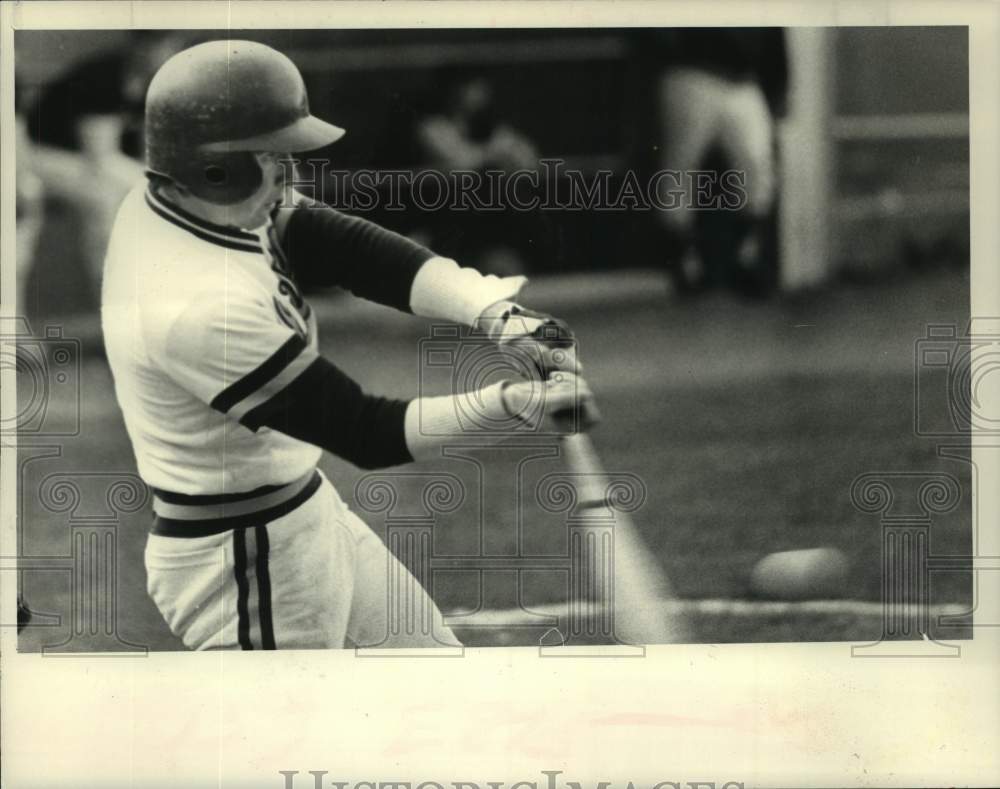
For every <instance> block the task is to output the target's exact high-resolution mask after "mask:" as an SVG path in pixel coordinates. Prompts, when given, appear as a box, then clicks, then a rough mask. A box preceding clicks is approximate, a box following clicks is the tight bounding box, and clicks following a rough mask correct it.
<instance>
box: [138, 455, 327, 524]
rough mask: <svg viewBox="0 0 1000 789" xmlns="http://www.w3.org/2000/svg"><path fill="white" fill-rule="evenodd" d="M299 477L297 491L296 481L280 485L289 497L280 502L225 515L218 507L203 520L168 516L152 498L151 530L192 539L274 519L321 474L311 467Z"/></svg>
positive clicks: (307, 494) (311, 489)
mask: <svg viewBox="0 0 1000 789" xmlns="http://www.w3.org/2000/svg"><path fill="white" fill-rule="evenodd" d="M303 479H305V486H304V487H302V488H301V489H299V490H298V491H297V492H295V491H296V489H297V488H298V481H297V482H295V483H291V484H290V485H286V486H284V488H288V489H290V491H289V494H288V495H289V498H287V499H285V500H284V501H282V502H281V503H280V504H276V505H274V506H270V507H263V508H261V509H258V510H255V511H254V512H251V513H247V514H244V515H232V514H231V513H230V514H228V516H227V514H226V513H225V510H221V509H220V510H216V511H214V512H212V513H203V514H205V515H207V516H208V517H206V518H205V519H204V520H189V519H186V518H185V519H180V518H168V517H165V516H163V515H160V514H159V512H157V507H158V502H157V500H156V499H155V498H154V499H153V511H154V513H156V514H155V516H154V517H153V528H152V532H153V534H156V535H159V536H161V537H178V538H182V539H193V538H197V537H210V536H212V535H214V534H223V533H225V532H227V531H232V530H242V529H249V528H252V527H255V526H260V525H261V524H262V523H270V522H272V521H276V520H278V518H281V517H283V516H285V515H287V514H288V513H289V512H292V511H293V510H295V509H296V508H298V507H300V506H301V505H302V504H304V503H305V502H307V501H308V500H309V499H310V498H311V497H312V495H313V494H314V493H315V492H316V491H317V490H319V487H320V485H321V484H322V483H323V477H321V476H320V474H319V472H318V471H316V470H315V469H314V470H313V471H310V472H309V473H308V474H307V475H306V476H305V477H303ZM284 488H283V489H284ZM191 514H193V513H191Z"/></svg>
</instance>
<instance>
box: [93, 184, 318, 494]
mask: <svg viewBox="0 0 1000 789" xmlns="http://www.w3.org/2000/svg"><path fill="white" fill-rule="evenodd" d="M270 229H271V225H270V223H268V225H265V226H264V227H262V228H260V229H258V231H256V232H253V233H251V232H246V231H241V230H235V229H231V228H224V227H220V226H216V225H212V224H209V223H207V222H205V221H204V220H202V219H199V218H196V217H194V216H192V215H190V214H188V213H186V212H183V211H181V210H180V209H178V208H177V207H176V206H173V205H172V204H169V203H167V202H166V201H164V200H162V199H161V198H160V197H159V196H158V195H157V194H156V193H155V191H154V190H153V189H152V188H151V187H148V186H147V185H146V184H145V183H144V184H142V185H141V186H139V187H137V188H136V189H134V190H133V191H132V192H131V193H130V194H129V195H128V197H127V198H126V199H125V201H124V203H123V204H122V206H121V209H120V210H119V213H118V217H117V220H116V222H115V227H114V231H113V233H112V237H111V241H110V244H109V248H108V254H107V260H106V263H105V270H104V285H103V293H102V305H101V316H102V323H103V329H104V338H105V344H106V347H107V354H108V360H109V362H110V364H111V370H112V373H113V374H114V380H115V391H116V394H117V397H118V402H119V404H120V406H121V409H122V412H123V414H124V417H125V426H126V428H127V429H128V434H129V437H130V439H131V441H132V446H133V449H134V451H135V456H136V462H137V464H138V468H139V474H140V475H141V476H142V478H143V479H144V480H145V481H146V483H147V484H149V485H150V486H152V487H153V488H157V489H161V490H165V491H170V492H174V493H178V494H183V495H202V494H212V495H219V494H222V495H225V494H228V493H238V492H245V491H250V490H255V489H257V488H261V487H264V486H273V485H284V484H286V483H289V482H291V481H293V480H297V479H299V478H301V477H303V475H304V474H307V473H308V472H309V471H310V470H311V469H313V468H314V467H315V465H316V463H317V461H318V459H319V456H320V453H321V450H320V449H319V448H317V447H315V446H313V445H311V444H308V443H305V442H303V441H299V440H297V439H295V438H292V437H290V436H287V435H284V434H283V433H280V432H277V431H275V430H272V429H270V428H267V427H258V429H256V431H255V430H253V429H248V427H247V426H245V425H246V424H252V423H253V411H254V409H255V408H256V407H258V406H260V405H261V404H263V403H265V402H266V401H267V400H268V399H269V398H270V397H272V396H273V395H274V394H275V393H276V392H278V391H280V390H281V389H282V388H284V387H286V386H287V385H288V384H289V382H291V381H292V380H294V379H295V378H296V377H297V376H298V375H299V374H300V373H301V372H302V371H303V370H305V369H306V367H308V366H309V365H310V364H311V363H312V362H313V361H314V360H315V359H316V358H317V355H318V354H317V336H316V319H315V316H314V315H313V314H312V313H311V311H310V309H309V305H308V304H307V303H306V301H305V300H304V299H303V298H302V296H301V293H300V291H299V289H298V288H297V286H296V285H295V283H294V282H293V281H292V279H291V278H290V277H289V276H288V275H287V270H286V269H285V268H284V267H283V258H282V255H281V253H280V251H273V250H272V245H271V244H270V243H269V238H268V233H269V231H270ZM238 420H243V423H242V424H241V422H240V421H238ZM255 427H257V426H255Z"/></svg>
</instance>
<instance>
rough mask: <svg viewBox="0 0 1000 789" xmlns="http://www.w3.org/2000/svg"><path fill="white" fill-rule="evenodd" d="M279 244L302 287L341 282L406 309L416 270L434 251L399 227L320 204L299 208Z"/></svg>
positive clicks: (353, 290)
mask: <svg viewBox="0 0 1000 789" xmlns="http://www.w3.org/2000/svg"><path fill="white" fill-rule="evenodd" d="M281 245H282V249H283V250H284V252H285V255H286V257H287V258H288V261H289V265H290V266H291V268H292V271H293V272H294V273H295V277H296V279H297V280H298V282H299V284H300V285H302V287H303V288H306V289H311V288H316V287H331V286H334V285H337V286H340V287H342V288H346V289H347V290H349V291H351V293H353V294H354V295H356V296H360V297H362V298H365V299H369V300H370V301H375V302H378V303H379V304H385V305H387V306H389V307H395V308H396V309H398V310H402V311H404V312H410V290H411V288H412V286H413V279H414V278H415V277H416V275H417V271H418V270H419V269H420V267H421V266H422V265H423V264H424V263H425V262H427V261H428V260H429V259H430V258H432V257H434V253H433V252H431V251H430V250H429V249H427V248H426V247H422V246H420V244H416V243H414V242H413V241H410V240H409V239H408V238H405V237H404V236H401V235H399V234H398V233H394V232H392V231H391V230H386V229H385V228H384V227H380V226H379V225H376V224H375V223H374V222H369V221H368V220H366V219H361V218H360V217H356V216H348V215H347V214H342V213H340V212H339V211H335V210H334V209H332V208H330V207H329V206H325V205H322V204H306V205H302V206H300V207H299V208H296V209H295V210H294V211H293V212H292V214H291V217H290V218H289V220H288V225H287V227H286V228H285V233H284V238H282V239H281Z"/></svg>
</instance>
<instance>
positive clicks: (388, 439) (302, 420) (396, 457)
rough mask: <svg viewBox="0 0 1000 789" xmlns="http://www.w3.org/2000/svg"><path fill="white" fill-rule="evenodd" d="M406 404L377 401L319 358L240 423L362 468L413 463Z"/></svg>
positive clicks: (396, 401)
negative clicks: (270, 431) (273, 432)
mask: <svg viewBox="0 0 1000 789" xmlns="http://www.w3.org/2000/svg"><path fill="white" fill-rule="evenodd" d="M407 405H408V402H407V401H405V400H393V399H389V398H385V397H373V396H371V395H368V394H365V392H363V391H362V389H361V387H360V386H359V385H358V384H357V383H356V382H355V381H354V380H353V379H351V378H350V377H349V376H348V375H347V374H345V373H344V372H342V371H341V370H339V369H337V367H335V366H334V365H333V364H332V363H331V362H329V361H328V360H326V359H324V358H323V357H319V358H318V359H316V361H314V362H313V363H312V364H311V365H309V367H307V368H306V369H305V370H303V371H302V373H301V374H300V375H299V376H298V377H297V378H296V379H295V380H294V381H292V382H291V383H290V384H289V385H288V386H287V387H285V388H284V389H283V390H281V391H280V392H278V393H277V394H276V395H275V396H274V397H272V398H271V399H270V400H268V401H267V402H265V403H262V404H261V405H259V406H257V407H256V408H254V409H253V410H252V411H249V412H247V414H245V415H244V416H243V418H242V419H240V422H242V423H243V424H244V425H246V426H247V427H249V428H250V429H251V430H255V431H256V430H259V429H260V428H261V427H269V428H272V429H273V430H278V431H280V432H282V433H284V434H286V435H289V436H292V437H293V438H297V439H299V440H301V441H306V442H308V443H310V444H314V445H316V446H318V447H322V448H323V449H325V450H327V451H328V452H332V453H333V454H335V455H337V456H339V457H342V458H343V459H344V460H347V461H349V462H351V463H353V464H355V465H356V466H359V467H360V468H364V469H376V468H385V467H387V466H395V465H399V464H400V463H409V462H411V461H412V460H413V456H412V455H411V454H410V451H409V449H407V446H406V434H405V430H404V420H405V415H406V406H407Z"/></svg>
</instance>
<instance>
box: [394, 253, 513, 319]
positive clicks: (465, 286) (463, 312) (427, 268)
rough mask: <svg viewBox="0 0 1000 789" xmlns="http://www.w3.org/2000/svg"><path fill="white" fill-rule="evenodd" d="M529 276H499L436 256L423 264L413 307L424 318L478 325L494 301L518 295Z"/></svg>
mask: <svg viewBox="0 0 1000 789" xmlns="http://www.w3.org/2000/svg"><path fill="white" fill-rule="evenodd" d="M526 282H527V279H526V278H525V277H497V276H494V275H492V274H488V275H485V274H480V273H479V272H478V271H476V270H475V269H474V268H467V267H460V266H459V265H458V263H456V262H455V261H454V260H450V259H449V258H443V257H433V258H431V259H429V260H427V261H426V262H424V264H423V265H422V266H421V267H420V269H419V271H417V274H416V276H415V277H414V279H413V286H412V288H411V291H410V309H411V310H412V312H413V314H414V315H420V316H421V317H424V318H435V319H438V320H446V321H452V322H454V323H460V324H462V325H464V326H474V325H476V322H477V320H478V319H479V318H480V316H482V315H483V313H484V312H485V311H486V310H487V308H488V307H490V306H491V305H493V304H496V303H497V302H500V301H503V300H505V299H512V298H514V297H515V296H516V295H517V294H518V292H519V291H520V290H521V288H522V287H524V284H525V283H526Z"/></svg>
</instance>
